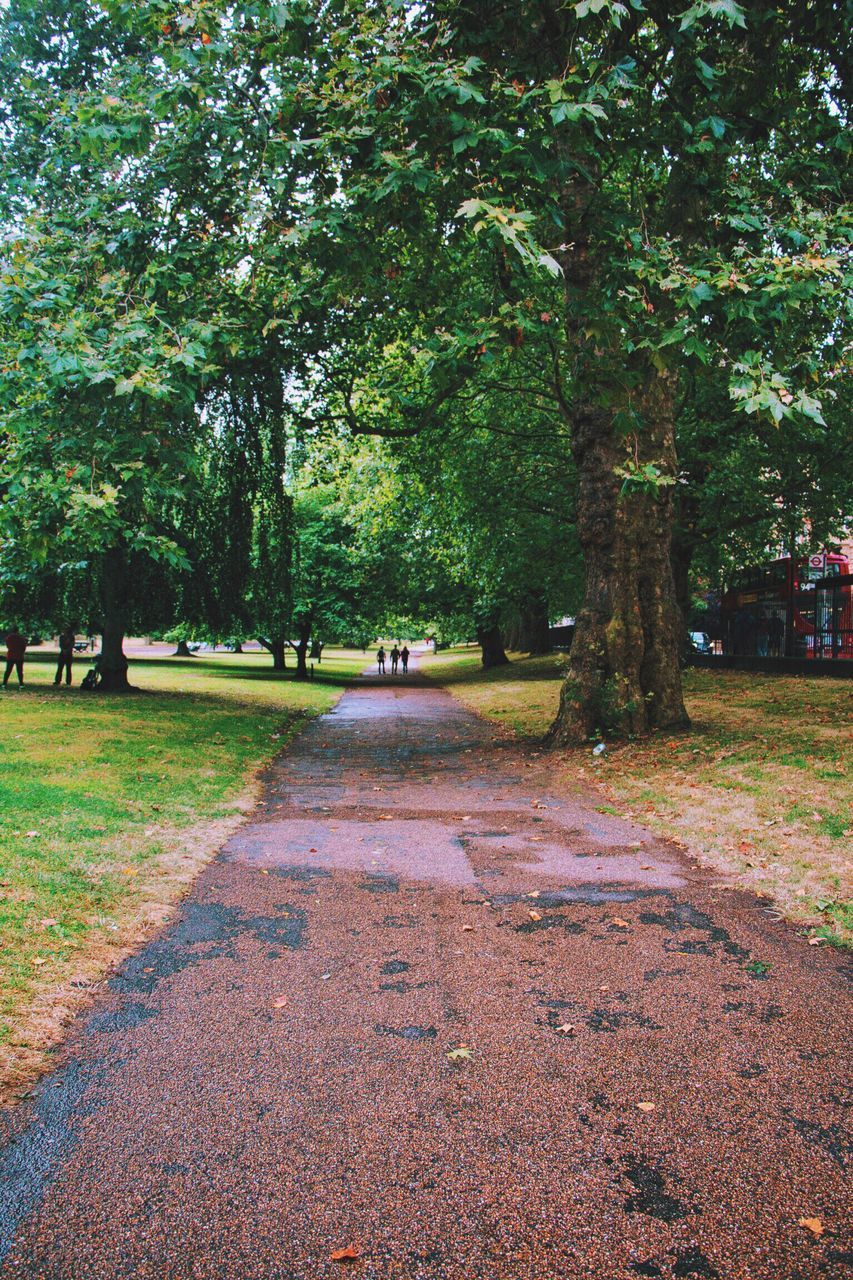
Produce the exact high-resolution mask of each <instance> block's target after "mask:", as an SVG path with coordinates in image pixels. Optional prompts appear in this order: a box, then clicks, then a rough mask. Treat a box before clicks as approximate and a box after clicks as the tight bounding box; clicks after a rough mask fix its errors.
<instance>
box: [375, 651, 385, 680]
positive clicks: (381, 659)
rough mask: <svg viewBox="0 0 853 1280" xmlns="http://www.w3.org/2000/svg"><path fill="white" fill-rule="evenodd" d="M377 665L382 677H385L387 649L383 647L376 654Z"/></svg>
mask: <svg viewBox="0 0 853 1280" xmlns="http://www.w3.org/2000/svg"><path fill="white" fill-rule="evenodd" d="M376 665H377V667H378V668H379V674H380V675H381V676H384V675H385V649H384V648H383V646H382V645H380V646H379V650H378V652H377V654H376Z"/></svg>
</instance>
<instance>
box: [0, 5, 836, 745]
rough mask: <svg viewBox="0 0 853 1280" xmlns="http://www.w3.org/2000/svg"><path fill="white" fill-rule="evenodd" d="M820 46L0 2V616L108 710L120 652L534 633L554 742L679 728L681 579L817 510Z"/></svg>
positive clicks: (780, 28)
mask: <svg viewBox="0 0 853 1280" xmlns="http://www.w3.org/2000/svg"><path fill="white" fill-rule="evenodd" d="M844 26H845V23H844V5H843V4H842V3H840V0H839V2H838V3H827V4H824V5H822V6H820V8H819V10H818V11H816V12H815V13H813V14H809V15H806V14H805V11H804V10H803V7H802V6H801V5H799V4H797V3H794V0H787V2H785V0H783V3H781V4H778V3H777V4H773V5H770V4H769V3H762V2H759V0H756V2H755V3H751V4H747V5H740V4H738V3H737V2H736V0H698V2H697V3H695V4H692V5H690V6H688V7H686V8H685V9H684V10H683V11H681V12H678V13H675V12H674V10H673V7H672V6H668V5H665V4H662V3H658V2H657V0H644V2H643V0H631V3H630V4H621V3H610V2H607V0H581V2H580V3H573V4H568V5H564V4H561V3H557V2H556V0H535V3H534V0H519V3H513V4H509V5H505V6H500V5H498V6H496V5H494V4H488V5H487V4H483V3H480V2H479V0H477V2H476V3H473V4H470V5H467V6H465V7H464V8H463V7H461V6H459V5H456V4H447V3H444V2H443V0H440V2H435V3H426V4H418V5H412V4H408V3H404V2H402V0H391V2H390V3H372V2H371V0H358V2H356V0H334V2H333V3H324V4H319V3H314V2H312V0H297V2H295V3H287V4H284V3H272V4H270V3H230V2H227V0H210V2H209V3H204V4H200V3H186V4H183V3H181V4H175V3H174V2H173V0H169V2H168V3H167V0H142V2H141V3H129V2H124V0H108V2H105V3H103V4H97V3H95V2H94V0H72V3H70V4H67V5H65V6H63V7H61V8H60V7H59V6H56V5H54V4H53V3H52V2H51V3H36V2H34V0H11V2H10V4H9V6H8V8H7V9H6V10H5V12H4V13H3V15H2V45H0V66H1V67H2V71H3V84H4V88H3V91H2V95H0V97H2V107H0V131H2V141H3V149H4V150H3V162H2V167H3V177H4V183H3V187H4V192H5V194H4V195H3V197H2V205H0V215H2V218H3V221H4V224H5V232H6V235H5V250H4V259H3V269H2V279H0V370H2V381H0V409H1V410H2V418H0V431H2V440H3V457H2V463H0V468H2V469H0V485H2V489H3V496H4V503H3V510H2V516H0V582H2V583H3V585H4V591H5V593H6V594H5V599H6V611H7V612H9V611H10V610H11V609H13V608H17V609H18V610H19V612H25V611H26V610H27V609H30V610H35V609H36V604H35V603H34V602H35V601H39V602H40V603H39V606H38V607H39V608H40V609H41V611H42V616H47V615H49V614H50V602H51V601H54V605H53V608H54V616H55V612H56V610H58V609H59V608H60V607H61V608H62V609H63V610H64V611H65V613H66V615H67V612H68V610H69V608H71V607H75V606H74V602H75V601H76V602H77V603H76V607H77V609H78V610H79V611H86V614H87V617H92V618H93V617H94V616H97V617H99V618H100V619H101V620H102V628H103V631H104V636H105V646H104V647H105V655H106V658H107V665H108V666H109V667H110V668H111V669H112V670H113V671H114V672H115V680H116V682H118V683H121V681H122V679H123V665H124V664H123V659H122V654H121V636H122V633H123V631H124V630H125V628H126V627H127V626H129V625H131V623H133V624H134V625H136V624H137V623H138V622H141V621H142V620H143V618H146V619H147V625H149V626H150V625H161V623H162V621H163V619H164V618H166V619H167V621H172V622H175V621H180V622H182V623H185V624H186V625H187V626H188V627H189V626H192V625H194V624H195V625H208V626H209V627H210V628H211V629H212V630H213V631H214V632H217V631H220V630H221V631H224V632H233V633H234V634H247V635H248V634H259V635H261V636H263V638H264V639H265V641H266V642H267V643H268V645H269V647H270V648H271V649H272V651H273V653H274V655H275V657H276V663H277V665H282V664H283V662H284V646H285V643H286V641H290V642H292V643H295V644H296V646H297V654H298V669H299V671H300V672H302V671H304V668H305V654H306V650H307V646H308V644H309V641H310V639H311V637H312V635H313V636H314V637H315V638H317V637H322V638H329V637H331V636H332V635H335V636H336V637H337V636H342V635H344V634H345V633H348V634H349V635H350V636H365V637H366V636H368V635H369V634H370V633H371V632H372V631H374V630H375V629H378V628H381V627H382V626H387V625H400V626H402V625H403V623H404V622H405V623H406V625H410V626H412V627H414V628H421V627H424V628H426V627H429V628H431V629H433V630H436V629H441V628H442V627H444V628H446V629H447V630H448V632H451V633H457V634H465V633H468V634H471V633H476V634H477V635H478V636H479V637H480V639H481V641H482V643H483V645H484V658H486V659H487V660H489V661H492V660H494V661H499V660H501V657H502V653H503V647H502V646H503V639H504V638H505V636H506V634H507V629H508V628H509V629H510V631H512V633H513V636H514V639H515V640H516V642H517V643H519V644H521V645H523V646H524V647H526V648H528V649H530V650H531V651H535V650H536V649H537V648H538V647H539V646H541V645H542V644H543V643H544V640H543V626H544V625H545V624H546V623H547V621H548V619H549V618H550V619H551V620H554V619H555V618H556V617H558V616H560V615H562V614H563V613H564V612H567V611H571V612H576V611H577V613H578V628H577V635H576V641H575V646H574V650H573V658H572V671H571V674H570V678H569V680H568V681H567V684H566V686H565V689H564V693H563V699H562V707H561V712H560V717H559V721H558V725H557V727H556V732H557V736H563V737H575V736H578V735H580V736H583V735H585V734H587V733H589V732H590V731H591V730H592V729H593V728H597V727H600V726H601V725H602V724H603V722H604V721H605V720H606V721H607V723H608V725H609V727H610V728H611V729H612V730H614V731H630V732H642V731H644V730H647V729H649V728H653V727H656V726H663V725H667V724H673V723H679V722H681V721H683V719H684V709H683V704H682V700H681V692H680V680H679V650H680V647H681V636H682V632H683V610H684V608H685V605H686V602H687V598H688V595H689V581H690V573H691V568H693V569H695V570H696V571H698V572H699V573H700V575H702V576H703V577H704V578H706V579H710V578H712V577H713V575H714V574H717V573H719V571H720V570H721V569H722V568H723V567H724V566H725V564H726V562H727V559H728V560H731V558H738V557H741V556H743V557H748V556H749V555H750V554H753V553H758V552H760V551H761V549H762V548H763V547H765V546H767V545H768V544H769V543H772V542H774V541H782V542H783V543H784V544H785V545H786V546H792V545H794V544H795V543H796V541H797V540H798V539H799V540H802V539H803V538H804V536H805V537H811V538H812V539H814V541H815V542H823V541H824V540H826V539H831V538H834V537H837V536H838V535H839V533H840V532H841V531H842V526H843V514H844V512H845V510H849V501H850V497H851V493H850V478H849V477H850V472H849V468H844V467H839V466H837V465H836V466H833V456H835V455H840V456H842V457H843V456H844V450H845V447H846V446H847V445H849V439H848V436H847V433H848V431H849V399H848V397H849V392H847V391H845V389H844V387H843V383H842V371H843V369H844V365H845V359H846V357H847V355H848V353H849V329H848V328H847V327H846V317H845V311H844V307H845V303H846V302H847V300H848V299H849V293H845V288H846V286H847V284H848V283H849V240H850V217H849V205H848V204H847V203H846V202H845V196H846V192H845V187H844V174H845V161H846V159H847V156H848V154H849V134H848V133H847V132H846V127H847V115H848V109H849V101H848V98H847V96H846V82H845V79H844V74H843V72H844V68H843V65H842V60H841V59H842V54H841V50H842V48H843V40H842V34H843V31H844ZM376 441H378V442H379V443H376ZM372 442H373V443H372ZM807 531H808V532H807ZM673 532H674V535H675V536H674V540H673ZM673 565H674V571H673ZM582 579H583V580H584V582H585V585H583V586H582V585H581V581H582ZM60 601H61V606H60V603H59V602H60ZM28 602H29V603H28ZM149 615H150V617H149Z"/></svg>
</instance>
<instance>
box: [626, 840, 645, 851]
mask: <svg viewBox="0 0 853 1280" xmlns="http://www.w3.org/2000/svg"><path fill="white" fill-rule="evenodd" d="M642 847H643V846H642V844H641V843H640V841H639V840H635V841H634V843H633V844H629V845H628V848H629V849H642Z"/></svg>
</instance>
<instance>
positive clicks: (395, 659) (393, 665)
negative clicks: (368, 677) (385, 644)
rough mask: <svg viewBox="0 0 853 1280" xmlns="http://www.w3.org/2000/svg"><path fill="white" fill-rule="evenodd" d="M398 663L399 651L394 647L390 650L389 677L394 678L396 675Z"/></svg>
mask: <svg viewBox="0 0 853 1280" xmlns="http://www.w3.org/2000/svg"><path fill="white" fill-rule="evenodd" d="M399 661H400V650H399V649H398V648H397V646H396V645H394V648H393V649H392V650H391V675H392V676H395V675H396V674H397V663H398V662H399Z"/></svg>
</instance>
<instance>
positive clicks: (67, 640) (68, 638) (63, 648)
mask: <svg viewBox="0 0 853 1280" xmlns="http://www.w3.org/2000/svg"><path fill="white" fill-rule="evenodd" d="M73 659H74V632H73V631H63V632H62V635H61V636H60V637H59V661H58V663H57V664H56V676H55V677H54V681H53V683H54V684H62V673H63V671H64V672H65V683H66V684H70V683H71V663H72V661H73Z"/></svg>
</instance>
